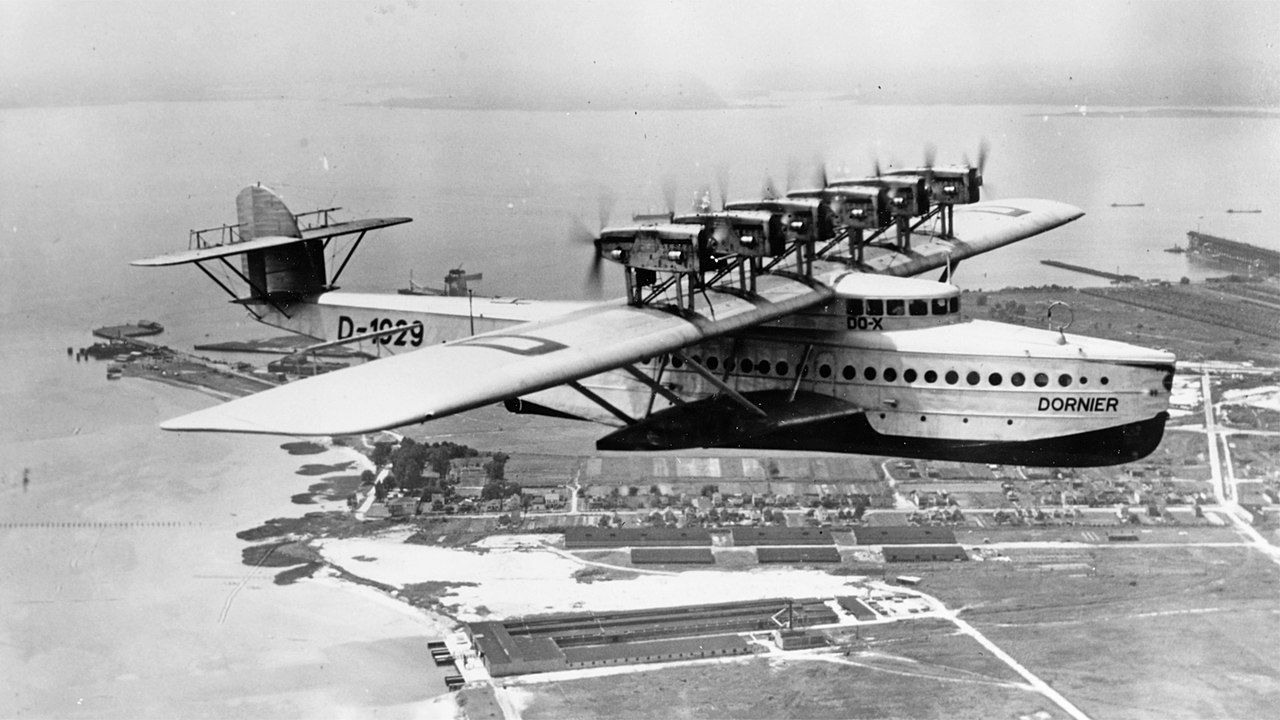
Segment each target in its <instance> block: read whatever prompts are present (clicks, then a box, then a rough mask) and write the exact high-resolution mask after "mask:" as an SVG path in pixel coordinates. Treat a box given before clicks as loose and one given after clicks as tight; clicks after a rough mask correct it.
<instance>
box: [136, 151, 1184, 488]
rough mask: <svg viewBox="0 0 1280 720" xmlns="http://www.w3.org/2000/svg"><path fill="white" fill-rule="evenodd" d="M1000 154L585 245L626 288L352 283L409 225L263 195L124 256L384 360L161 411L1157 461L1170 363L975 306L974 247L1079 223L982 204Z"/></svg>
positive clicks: (325, 424)
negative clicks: (535, 424)
mask: <svg viewBox="0 0 1280 720" xmlns="http://www.w3.org/2000/svg"><path fill="white" fill-rule="evenodd" d="M984 155H985V148H984V151H983V153H982V154H981V155H980V157H979V163H978V165H977V166H972V165H970V164H969V163H968V162H966V163H964V164H963V165H957V166H935V165H934V164H933V162H932V158H929V159H927V161H926V164H925V165H924V166H922V167H920V168H910V169H905V170H896V171H892V172H888V173H882V172H880V170H879V168H877V169H876V172H875V173H874V174H873V175H872V176H870V177H867V178H849V179H829V178H827V177H826V175H825V172H823V173H822V176H821V177H820V178H818V179H817V181H816V182H815V183H814V186H813V187H811V188H799V189H794V190H792V189H789V190H788V191H787V192H785V193H780V192H777V191H776V190H774V189H773V188H772V187H771V183H770V184H769V186H768V187H767V189H766V192H764V193H763V195H764V196H763V197H761V198H757V199H751V200H742V201H735V202H729V201H727V198H725V197H724V196H723V195H724V194H723V192H722V197H721V201H720V204H719V208H718V209H717V208H716V207H715V206H714V204H713V203H712V202H711V201H710V199H709V198H707V197H704V198H702V200H701V201H699V202H697V203H695V207H694V208H693V210H692V211H691V212H687V213H677V212H675V211H673V210H671V209H670V208H669V211H668V212H667V213H664V214H659V215H644V216H634V217H633V218H632V220H631V222H629V223H627V224H623V225H617V226H605V227H602V228H601V229H600V230H599V231H598V232H594V233H587V234H586V237H585V238H584V239H585V240H587V241H589V243H590V245H591V246H592V253H593V265H592V275H593V276H595V277H598V274H599V272H600V266H601V265H602V264H603V263H604V262H612V263H616V264H617V265H619V266H620V267H621V270H622V273H623V275H624V278H625V286H626V294H625V296H624V297H621V298H617V299H614V300H609V301H605V302H567V301H565V302H557V301H535V300H524V299H516V298H502V297H471V296H469V295H468V296H466V297H459V296H453V295H451V294H443V295H438V296H437V295H417V294H400V295H396V294H371V293H356V292H348V291H344V290H342V289H340V288H339V286H338V285H337V281H338V279H339V276H340V275H341V273H342V271H343V269H344V268H345V267H346V266H347V263H348V261H349V260H350V259H351V256H352V254H353V253H354V252H355V250H356V248H357V247H358V246H359V244H360V242H361V241H362V240H363V239H364V238H365V236H366V234H367V233H368V232H370V231H372V230H376V229H379V228H385V227H390V226H394V225H398V224H402V223H406V222H409V221H410V219H409V218H405V217H388V218H370V219H363V220H355V221H349V222H336V221H333V219H332V217H331V213H332V212H333V211H335V210H337V208H326V209H324V210H319V211H312V212H309V213H302V214H298V215H295V214H293V213H292V212H291V211H290V210H289V209H288V207H287V206H286V205H285V203H284V202H283V201H282V200H281V198H280V197H279V196H278V195H277V194H276V193H274V192H272V191H271V190H270V189H268V188H265V187H262V186H260V185H253V186H250V187H246V188H244V189H243V190H242V191H241V192H240V193H239V195H238V196H237V199H236V206H237V223H236V224H234V225H223V226H219V227H217V228H211V229H208V230H199V231H192V234H191V238H190V243H189V247H188V249H187V250H186V251H184V252H179V253H174V254H169V255H162V256H158V257H153V258H149V259H146V260H138V261H135V262H134V263H133V264H134V265H140V266H172V265H195V266H196V267H197V268H199V269H200V270H202V271H204V272H205V274H207V275H208V276H209V277H210V278H212V279H214V281H215V282H217V283H218V284H219V286H221V287H222V288H223V289H224V290H225V291H227V292H228V293H229V294H230V295H231V296H232V299H233V302H234V303H236V304H238V305H240V306H242V307H243V308H245V309H246V310H247V311H248V312H250V313H251V314H252V315H253V316H254V317H255V318H256V319H257V320H259V321H260V322H263V323H265V324H267V325H271V326H275V327H279V328H284V329H287V330H289V331H291V332H295V333H300V334H302V335H305V336H308V337H310V338H313V339H314V340H315V344H314V345H312V346H311V348H310V349H311V350H316V349H320V348H324V347H328V346H332V345H339V344H353V343H354V344H362V345H370V346H373V347H374V348H376V349H377V350H379V351H380V352H382V353H386V354H387V355H389V356H388V357H383V358H380V359H377V360H374V361H371V362H368V363H365V364H363V365H359V366H355V367H351V368H347V369H343V370H339V371H336V372H331V373H328V374H325V375H321V376H318V377H314V378H307V379H303V380H299V381H295V382H292V383H290V384H287V385H283V386H280V387H278V388H274V389H271V390H267V391H265V392H262V393H259V394H255V395H251V396H248V397H245V398H240V399H237V400H233V401H230V402H227V403H224V404H222V405H218V406H214V407H211V408H208V409H205V410H200V411H197V412H194V413H190V414H188V415H184V416H182V417H178V418H174V419H172V420H168V421H166V422H164V423H162V424H161V427H163V428H164V429H166V430H173V431H221V432H237V433H265V434H277V435H291V436H331V435H349V434H360V433H368V432H374V431H378V430H384V429H390V428H397V427H401V426H406V425H414V424H418V423H425V422H430V421H431V420H434V419H438V418H442V417H445V416H448V415H453V414H456V413H462V412H466V411H468V410H472V409H475V408H478V407H481V406H485V405H489V404H493V403H502V404H504V406H505V407H506V408H507V409H508V410H509V411H511V412H515V413H522V414H534V415H545V416H550V417H557V418H572V419H577V420H583V421H590V422H597V423H601V424H602V425H605V426H608V428H609V429H608V430H607V431H605V434H604V435H603V436H602V437H601V438H600V439H599V441H598V443H597V445H598V447H599V448H600V449H602V450H622V451H655V450H674V449H681V448H692V447H705V448H751V449H770V450H775V449H776V450H811V451H829V452H843V453H862V454H877V455H891V456H899V457H914V458H930V459H940V460H955V461H970V462H985V463H1001V464H1018V465H1031V466H1055V465H1069V466H1091V465H1095V466H1097V465H1112V464H1119V463H1124V462H1130V461H1132V460H1135V459H1138V458H1141V457H1144V456H1146V455H1147V454H1149V453H1151V452H1152V451H1153V450H1154V449H1155V447H1156V446H1157V445H1158V443H1159V442H1160V439H1161V437H1162V434H1163V431H1164V425H1165V422H1166V420H1167V418H1168V405H1169V396H1170V389H1171V387H1172V380H1173V372H1174V363H1175V358H1174V356H1173V355H1172V354H1170V353H1168V352H1165V351H1162V350H1153V349H1148V348H1143V347H1139V346H1135V345H1131V344H1127V343H1121V342H1115V341H1109V340H1101V339H1096V338H1089V337H1084V336H1080V335H1075V334H1069V333H1068V332H1066V331H1067V329H1068V326H1069V323H1068V322H1058V326H1057V327H1049V328H1046V329H1037V328H1029V327H1023V326H1015V325H1009V324H1004V323H998V322H991V321H987V320H977V319H970V318H969V317H968V316H967V315H966V314H965V308H964V306H963V299H964V296H963V294H962V293H961V292H960V289H959V288H958V287H957V286H956V285H955V284H953V282H952V280H953V278H954V273H955V271H956V268H957V266H958V265H959V264H960V263H962V262H964V261H965V260H967V259H968V258H970V257H974V256H976V255H979V254H982V253H986V252H990V251H993V250H996V249H998V248H1000V247H1003V246H1006V245H1009V244H1011V243H1015V242H1019V241H1021V240H1025V239H1027V238H1030V237H1033V236H1036V235H1039V234H1041V233H1044V232H1047V231H1049V230H1052V229H1054V228H1056V227H1059V226H1061V225H1064V224H1066V223H1069V222H1072V221H1074V220H1076V219H1077V218H1079V217H1080V216H1081V215H1083V212H1082V211H1080V210H1079V209H1078V208H1075V207H1073V206H1071V205H1068V204H1065V203H1061V202H1057V201H1053V200H1043V199H1025V198H1024V199H1001V200H983V199H982V198H981V187H982V164H983V161H984V158H983V156H984ZM602 225H605V223H604V222H603V221H602ZM342 238H346V241H345V242H344V241H342V240H341V239H342ZM352 238H354V240H352ZM343 249H345V252H342V250H343ZM339 256H341V259H339ZM333 266H336V271H335V272H334V273H333V274H332V275H330V274H328V271H327V268H329V267H333ZM214 270H217V271H218V272H214ZM938 271H941V277H940V278H939V279H936V280H934V279H929V278H926V277H923V276H924V275H925V274H926V273H935V272H938ZM224 275H225V276H227V277H230V278H233V279H235V280H238V281H239V282H241V283H243V285H244V286H245V287H246V288H247V290H246V291H243V292H236V291H234V290H232V289H231V287H230V284H231V283H229V282H227V281H225V280H224V279H222V276H224Z"/></svg>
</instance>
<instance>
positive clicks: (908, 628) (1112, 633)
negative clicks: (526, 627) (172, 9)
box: [524, 546, 1280, 718]
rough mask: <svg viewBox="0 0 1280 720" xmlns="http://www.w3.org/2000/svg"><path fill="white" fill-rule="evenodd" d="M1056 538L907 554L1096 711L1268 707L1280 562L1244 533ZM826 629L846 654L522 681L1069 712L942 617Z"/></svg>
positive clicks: (917, 569) (582, 706)
mask: <svg viewBox="0 0 1280 720" xmlns="http://www.w3.org/2000/svg"><path fill="white" fill-rule="evenodd" d="M1042 554H1043V553H1042ZM1060 554H1062V557H1057V556H1054V557H1047V556H1046V557H1039V556H1036V555H1034V553H1030V552H1029V553H1024V554H1023V555H1021V556H1019V557H1018V558H1015V559H1014V561H1013V562H1002V563H997V562H971V563H931V564H921V565H912V566H910V568H911V572H912V573H913V574H917V575H921V576H923V577H924V579H925V582H924V585H922V589H923V590H925V591H926V592H928V593H930V594H932V595H935V596H936V597H938V598H939V599H941V600H943V601H944V602H945V603H946V604H947V605H948V606H949V607H952V608H963V617H964V618H965V619H966V620H968V621H969V622H970V623H972V624H973V625H974V626H975V627H977V628H978V629H979V630H980V631H981V632H982V633H984V634H985V635H986V636H987V637H988V638H990V639H991V640H992V641H994V642H995V643H996V644H997V645H999V646H1000V647H1001V648H1003V649H1004V650H1005V651H1007V652H1009V653H1010V654H1011V655H1012V656H1013V657H1014V658H1016V659H1017V660H1018V661H1019V662H1021V663H1022V664H1023V665H1025V666H1027V667H1028V668H1029V669H1030V670H1031V671H1032V672H1034V673H1036V674H1037V675H1038V676H1040V677H1041V678H1042V679H1044V680H1045V681H1046V682H1048V683H1049V684H1050V685H1052V686H1053V687H1054V688H1055V689H1056V690H1058V691H1059V692H1061V693H1062V694H1063V695H1065V696H1066V697H1067V698H1068V699H1069V700H1070V701H1072V702H1073V703H1075V704H1076V705H1077V706H1079V707H1080V708H1082V709H1083V710H1084V712H1086V713H1088V714H1089V715H1090V716H1092V717H1096V718H1201V717H1226V718H1270V717H1273V716H1274V709H1275V707H1277V706H1280V615H1278V614H1277V606H1276V598H1277V597H1280V567H1277V566H1276V565H1275V564H1274V563H1272V562H1270V561H1268V560H1267V559H1265V558H1264V557H1262V556H1261V555H1260V554H1259V553H1257V552H1256V551H1254V550H1250V549H1247V548H1202V547H1193V546H1188V547H1175V548H1146V549H1137V548H1134V549H1121V548H1110V547H1108V548H1096V549H1082V550H1077V549H1072V550H1064V551H1063V552H1062V553H1060ZM1068 556H1069V557H1068ZM1046 559H1048V560H1055V562H1050V563H1045V562H1041V561H1044V560H1046ZM1064 560H1071V561H1072V562H1071V563H1066V564H1063V562H1059V561H1064ZM901 567H902V568H903V569H905V568H906V567H907V566H901ZM1080 568H1083V569H1080ZM836 640H837V642H838V643H839V645H840V646H841V648H842V649H843V650H847V651H848V654H847V655H846V654H844V653H843V652H838V653H837V654H835V655H832V656H828V657H826V658H825V659H822V658H810V659H802V660H788V661H778V660H776V659H773V660H771V659H765V658H756V659H751V660H744V661H739V662H735V663H732V664H728V665H723V664H717V665H702V666H689V667H683V668H673V669H662V670H653V669H646V670H642V671H640V672H636V673H632V674H628V675H617V676H611V677H603V678H592V679H583V680H574V681H567V682H558V683H555V684H553V685H536V686H530V687H528V688H526V689H527V690H528V691H529V692H530V693H531V695H532V699H531V701H530V704H529V706H528V707H527V708H526V710H525V712H524V716H525V717H526V718H573V717H605V716H607V717H620V718H666V717H707V718H721V717H724V718H732V717H813V718H837V717H866V718H897V717H911V718H944V717H945V718H1018V717H1022V716H1026V715H1032V714H1034V713H1037V712H1045V713H1048V715H1047V717H1053V718H1057V717H1064V716H1065V715H1064V713H1062V711H1061V710H1060V709H1059V708H1057V707H1056V706H1055V705H1053V704H1052V703H1051V702H1049V701H1048V700H1047V699H1045V698H1044V697H1043V696H1041V695H1039V694H1037V693H1035V692H1033V691H1030V690H1028V689H1026V688H1024V687H1022V686H1021V680H1020V678H1019V677H1018V676H1016V675H1015V674H1014V673H1013V672H1012V671H1011V670H1010V669H1009V668H1008V667H1007V666H1005V665H1004V664H1003V663H1002V662H1000V661H999V660H998V659H997V658H995V657H994V656H992V655H991V654H990V653H988V652H987V651H986V650H985V649H983V648H982V647H981V646H979V645H978V644H977V643H975V642H974V641H973V640H972V639H970V638H968V637H966V636H963V635H958V634H957V633H956V630H955V628H954V626H953V625H951V624H950V623H948V622H946V621H942V620H932V619H922V620H912V621H908V622H903V623H897V624H892V625H878V626H869V627H864V628H861V629H860V630H858V631H842V634H841V635H838V636H836Z"/></svg>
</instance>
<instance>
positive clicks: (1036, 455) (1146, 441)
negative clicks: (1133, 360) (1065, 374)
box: [729, 413, 1169, 467]
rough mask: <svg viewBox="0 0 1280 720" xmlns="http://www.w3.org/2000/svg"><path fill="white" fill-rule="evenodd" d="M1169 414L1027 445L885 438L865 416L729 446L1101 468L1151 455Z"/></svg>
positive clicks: (1044, 439)
mask: <svg viewBox="0 0 1280 720" xmlns="http://www.w3.org/2000/svg"><path fill="white" fill-rule="evenodd" d="M1168 418H1169V416H1168V413H1160V414H1159V415H1156V416H1155V417H1153V418H1150V419H1148V420H1142V421H1139V422H1135V423H1130V424H1128V425H1121V426H1119V427H1113V428H1107V429H1105V430H1093V431H1090V432H1083V433H1076V434H1074V435H1062V436H1059V437H1051V438H1041V439H1037V440H1022V441H1008V440H1005V441H993V440H962V439H942V438H919V437H903V436H894V435H881V434H880V433H878V432H876V431H875V430H874V429H873V428H872V427H871V424H870V423H869V422H867V419H866V416H865V415H858V416H856V417H850V418H841V419H834V420H824V421H818V422H815V423H810V424H808V425H805V426H802V427H796V428H788V429H787V430H784V431H780V432H777V433H772V434H769V435H765V436H763V437H759V438H753V439H752V440H750V441H747V442H745V443H739V444H735V445H731V446H729V447H737V448H744V449H745V448H750V449H760V450H806V451H810V452H814V451H819V452H839V453H853V454H857V455H888V456H892V457H908V458H919V459H923V460H949V461H954V462H974V463H995V464H999V465H1026V466H1029V467H1046V466H1057V465H1061V466H1064V467H1102V466H1107V465H1121V464H1124V463H1127V462H1133V461H1135V460H1139V459H1141V458H1144V457H1146V456H1147V455H1150V454H1151V453H1152V451H1154V450H1155V449H1156V446H1157V445H1159V444H1160V438H1161V437H1162V436H1163V435H1164V425H1165V421H1166V420H1168Z"/></svg>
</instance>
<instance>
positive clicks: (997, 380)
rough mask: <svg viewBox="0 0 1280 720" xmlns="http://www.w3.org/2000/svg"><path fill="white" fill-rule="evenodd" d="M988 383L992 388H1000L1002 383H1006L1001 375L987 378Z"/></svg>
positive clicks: (995, 374)
mask: <svg viewBox="0 0 1280 720" xmlns="http://www.w3.org/2000/svg"><path fill="white" fill-rule="evenodd" d="M987 382H989V383H991V385H992V386H999V385H1000V383H1002V382H1004V378H1003V377H1002V376H1001V375H1000V373H991V374H990V375H988V376H987Z"/></svg>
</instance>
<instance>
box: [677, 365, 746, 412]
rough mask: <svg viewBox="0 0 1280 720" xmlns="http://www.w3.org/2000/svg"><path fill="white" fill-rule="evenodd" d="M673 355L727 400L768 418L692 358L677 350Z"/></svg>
mask: <svg viewBox="0 0 1280 720" xmlns="http://www.w3.org/2000/svg"><path fill="white" fill-rule="evenodd" d="M673 354H674V355H676V356H677V357H679V358H680V359H681V360H684V362H685V363H686V364H688V365H689V367H691V368H693V371H694V372H696V373H698V374H699V375H701V376H702V377H703V379H704V380H706V381H707V382H709V383H711V384H712V385H714V386H715V387H716V389H717V390H719V391H720V392H722V393H724V394H725V395H726V396H727V397H728V398H729V399H731V400H733V401H734V402H736V403H738V404H739V405H741V406H742V407H744V408H746V409H748V410H750V411H751V412H753V413H755V414H757V415H759V416H760V417H769V413H766V412H765V411H763V410H761V409H760V408H758V407H756V406H755V405H754V404H753V403H752V402H751V401H750V400H748V399H746V398H744V397H742V395H741V394H740V393H739V392H738V391H737V390H734V389H733V388H731V387H729V386H728V385H726V384H725V383H724V381H722V380H721V379H720V378H718V377H716V376H715V374H714V373H712V372H711V371H710V370H708V369H706V368H704V367H702V364H701V363H697V362H694V361H693V358H691V357H689V356H688V355H685V354H684V353H683V352H681V351H679V350H677V351H675V353H673Z"/></svg>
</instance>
